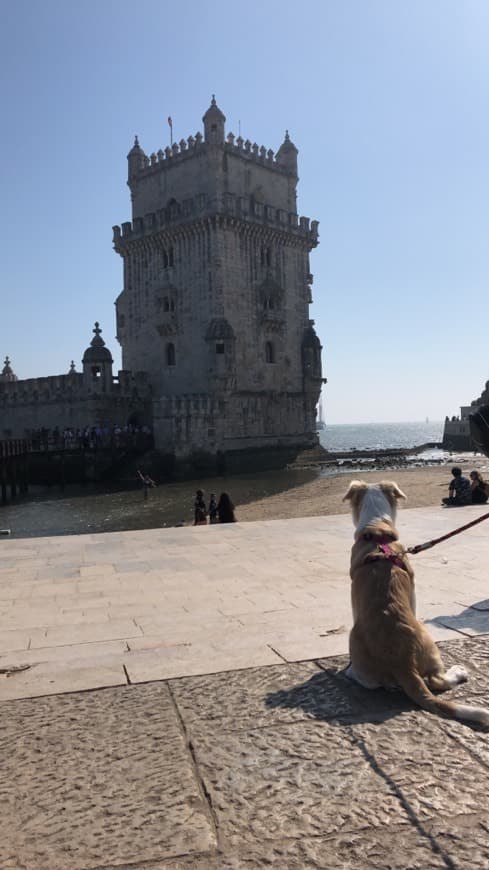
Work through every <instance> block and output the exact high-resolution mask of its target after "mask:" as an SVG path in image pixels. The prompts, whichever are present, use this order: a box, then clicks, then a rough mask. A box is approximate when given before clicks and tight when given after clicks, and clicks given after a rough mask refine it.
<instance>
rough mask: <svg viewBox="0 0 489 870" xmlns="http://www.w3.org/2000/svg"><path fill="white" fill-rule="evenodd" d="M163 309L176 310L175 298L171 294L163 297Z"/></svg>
mask: <svg viewBox="0 0 489 870" xmlns="http://www.w3.org/2000/svg"><path fill="white" fill-rule="evenodd" d="M163 311H175V300H174V299H172V298H171V297H170V296H165V297H164V299H163Z"/></svg>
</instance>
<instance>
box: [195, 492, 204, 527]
mask: <svg viewBox="0 0 489 870" xmlns="http://www.w3.org/2000/svg"><path fill="white" fill-rule="evenodd" d="M205 525H207V508H206V506H205V501H204V493H203V492H202V490H201V489H198V490H197V492H196V493H195V501H194V526H205Z"/></svg>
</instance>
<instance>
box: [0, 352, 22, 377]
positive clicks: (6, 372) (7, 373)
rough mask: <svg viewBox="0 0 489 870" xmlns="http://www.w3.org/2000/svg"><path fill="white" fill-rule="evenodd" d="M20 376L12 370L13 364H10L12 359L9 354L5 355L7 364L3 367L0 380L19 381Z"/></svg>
mask: <svg viewBox="0 0 489 870" xmlns="http://www.w3.org/2000/svg"><path fill="white" fill-rule="evenodd" d="M18 380H19V379H18V377H17V375H16V374H15V372H14V371H12V366H11V365H10V360H9V358H8V356H6V357H5V364H4V367H3V369H2V373H1V374H0V382H3V383H10V382H11V381H18Z"/></svg>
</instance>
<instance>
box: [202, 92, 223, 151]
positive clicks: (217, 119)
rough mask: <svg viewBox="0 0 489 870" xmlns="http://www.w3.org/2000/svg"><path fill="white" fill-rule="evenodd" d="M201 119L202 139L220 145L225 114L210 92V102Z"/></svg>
mask: <svg viewBox="0 0 489 870" xmlns="http://www.w3.org/2000/svg"><path fill="white" fill-rule="evenodd" d="M202 120H203V122H204V140H205V141H206V142H210V144H211V145H222V144H223V143H224V124H225V121H226V116H225V115H223V113H222V112H221V110H220V108H219V106H218V105H217V103H216V98H215V96H214V94H212V100H211V104H210V106H209V108H208V109H207V112H206V113H205V115H204V117H203V118H202Z"/></svg>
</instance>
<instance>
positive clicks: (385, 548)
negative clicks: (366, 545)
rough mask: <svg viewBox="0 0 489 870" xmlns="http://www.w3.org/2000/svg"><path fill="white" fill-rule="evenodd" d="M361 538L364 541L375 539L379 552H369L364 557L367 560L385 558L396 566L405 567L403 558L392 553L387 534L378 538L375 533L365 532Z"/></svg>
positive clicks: (372, 560) (373, 560)
mask: <svg viewBox="0 0 489 870" xmlns="http://www.w3.org/2000/svg"><path fill="white" fill-rule="evenodd" d="M362 538H363V540H364V541H375V543H376V544H377V547H378V549H379V550H380V553H375V552H373V553H369V554H368V556H367V558H366V561H367V562H378V561H379V560H380V559H387V560H388V561H389V562H392V564H393V565H396V566H397V567H398V568H404V569H405V565H404V562H403V560H402V559H401V557H400V556H399V555H398V554H397V553H394V550H393V549H392V548H391V545H390V538H388V537H387V535H383V536H382V537H381V538H379V537H377V536H376V535H371V534H370V533H368V532H367V534H366V535H362Z"/></svg>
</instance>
